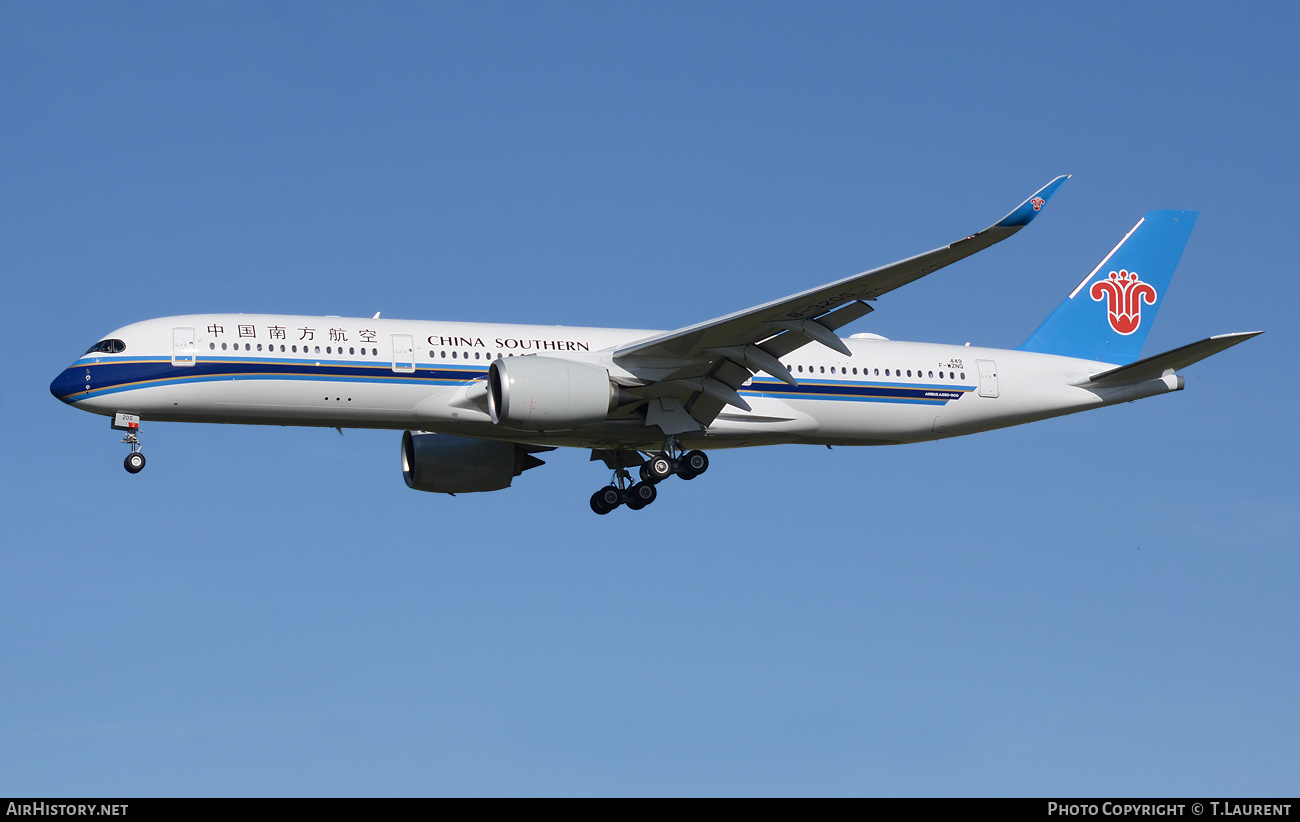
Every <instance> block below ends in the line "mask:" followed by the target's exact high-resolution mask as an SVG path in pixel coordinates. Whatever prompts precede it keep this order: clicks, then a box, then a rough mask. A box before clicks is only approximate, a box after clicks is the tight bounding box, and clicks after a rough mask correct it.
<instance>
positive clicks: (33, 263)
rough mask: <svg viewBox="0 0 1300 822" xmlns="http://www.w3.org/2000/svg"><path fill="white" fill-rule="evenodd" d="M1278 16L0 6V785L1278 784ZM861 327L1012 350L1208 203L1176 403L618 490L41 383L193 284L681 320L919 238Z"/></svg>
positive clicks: (1291, 511) (282, 304)
mask: <svg viewBox="0 0 1300 822" xmlns="http://www.w3.org/2000/svg"><path fill="white" fill-rule="evenodd" d="M1296 24H1297V13H1296V12H1295V10H1294V9H1293V8H1292V6H1290V5H1286V4H1280V3H1278V4H1248V5H1246V6H1244V7H1236V8H1232V9H1228V8H1227V7H1225V6H1222V5H1219V4H1198V3H1149V4H1142V5H1141V6H1140V7H1139V8H1138V9H1136V10H1134V9H1132V8H1130V7H1129V6H1128V5H1127V4H1104V3H1103V4H1089V5H1087V6H1086V7H1078V6H1077V4H1076V5H1075V6H1065V5H1061V4H1043V5H1040V6H1032V7H1031V6H1026V5H1024V4H994V5H992V6H989V5H987V4H986V5H981V6H978V7H976V6H965V5H948V4H931V5H924V6H912V5H906V4H904V5H898V4H892V5H884V4H875V5H868V4H857V3H848V4H838V3H818V4H813V5H808V4H798V5H796V4H773V3H759V4H741V3H724V4H717V3H715V4H699V3H690V4H674V3H656V4H640V5H636V4H626V3H620V4H611V3H549V4H542V3H528V4H525V3H493V4H456V5H434V4H415V3H409V4H392V3H390V4H359V3H358V4H343V3H272V4H242V5H238V4H227V3H189V4H183V5H180V6H177V5H175V4H149V3H135V4H76V3H65V4H33V3H25V4H24V3H7V4H4V5H3V6H0V106H3V110H4V111H5V112H6V114H7V116H6V118H5V127H4V128H3V129H0V158H2V159H0V164H2V166H0V167H2V168H3V180H4V185H3V196H0V263H2V264H3V269H4V275H5V276H4V279H5V283H6V305H7V307H8V311H7V314H8V316H9V318H10V319H9V321H8V322H9V325H8V328H7V330H6V334H5V337H6V340H7V343H8V345H7V346H6V348H7V349H8V350H9V351H10V352H13V353H14V354H18V355H19V356H13V357H10V358H9V359H8V360H7V364H6V366H5V373H6V375H7V379H6V380H5V386H4V388H3V393H0V400H2V401H3V409H4V411H5V413H6V415H7V417H8V418H9V419H10V420H11V421H12V422H13V423H14V426H13V428H12V429H11V431H10V451H9V454H10V458H9V470H8V471H7V472H5V475H4V478H3V479H2V480H0V483H3V486H2V493H0V500H2V501H0V505H2V506H3V510H4V516H3V525H2V526H0V527H2V528H3V532H2V533H3V546H4V547H3V548H2V549H0V660H2V661H0V793H2V794H11V795H12V794H29V795H38V796H60V795H106V796H107V795H196V794H197V795H285V794H287V795H317V794H348V795H352V794H361V795H371V794H401V795H406V794H413V795H444V794H492V795H496V794H598V795H604V794H652V795H659V794H782V795H787V794H794V795H802V794H866V795H984V794H992V795H1007V794H1011V795H1043V796H1048V795H1140V794H1154V795H1163V794H1172V795H1178V794H1184V795H1194V794H1195V795H1206V794H1209V795H1219V796H1225V797H1227V796H1247V795H1270V794H1272V795H1294V794H1295V793H1296V792H1297V791H1298V790H1300V777H1297V774H1300V742H1298V741H1297V740H1300V713H1298V712H1297V708H1296V701H1295V692H1296V683H1297V681H1300V640H1298V639H1297V635H1298V632H1297V623H1298V617H1300V613H1298V611H1300V607H1298V606H1297V602H1296V598H1295V580H1296V579H1297V577H1298V576H1300V558H1298V557H1297V551H1296V549H1297V543H1298V542H1300V540H1298V538H1297V536H1296V534H1297V533H1298V532H1300V511H1298V509H1297V506H1296V501H1295V500H1296V493H1297V490H1300V489H1298V485H1300V483H1297V480H1296V477H1295V472H1294V465H1295V464H1296V460H1297V457H1298V456H1300V454H1298V453H1297V451H1298V449H1297V434H1296V428H1295V425H1294V419H1293V418H1294V407H1295V403H1296V401H1297V399H1300V392H1297V390H1296V388H1294V387H1293V384H1292V383H1291V381H1290V379H1289V377H1290V375H1291V374H1292V372H1293V366H1294V363H1293V362H1292V361H1293V360H1294V356H1293V354H1291V353H1288V352H1294V350H1295V349H1296V344H1297V339H1296V334H1295V331H1294V328H1295V323H1294V319H1293V311H1294V306H1295V305H1296V304H1297V297H1298V296H1300V294H1297V286H1296V277H1295V275H1294V270H1295V264H1294V250H1293V248H1292V246H1293V242H1292V234H1293V232H1294V228H1293V225H1292V224H1293V222H1294V221H1293V219H1292V217H1293V214H1292V212H1293V209H1292V208H1290V207H1288V206H1287V205H1286V203H1287V201H1286V199H1285V197H1286V196H1288V195H1289V194H1290V193H1291V192H1292V191H1294V190H1295V189H1296V184H1297V182H1298V180H1297V163H1296V160H1295V153H1294V152H1295V145H1296V138H1297V119H1296V114H1295V106H1294V101H1295V94H1296V89H1297V80H1298V79H1300V74H1298V72H1297V58H1296V56H1295V49H1294V44H1293V42H1292V40H1293V36H1292V35H1293V33H1294V32H1295V31H1296ZM1062 173H1068V174H1073V175H1074V178H1073V179H1072V180H1071V181H1070V182H1069V183H1067V184H1066V186H1065V187H1064V188H1063V189H1062V190H1061V191H1060V192H1059V193H1058V194H1057V195H1056V197H1055V198H1054V199H1053V200H1052V203H1051V205H1050V206H1049V208H1048V209H1047V211H1046V212H1045V213H1044V215H1043V216H1042V217H1041V218H1040V219H1039V220H1037V221H1035V223H1034V225H1033V226H1032V227H1030V228H1029V229H1028V230H1026V231H1024V232H1022V233H1021V234H1019V235H1017V236H1016V237H1015V238H1014V239H1012V240H1010V241H1008V242H1006V243H1003V244H1001V245H999V246H997V247H996V248H994V249H991V250H989V251H987V252H984V253H982V254H980V255H977V256H976V257H973V258H971V259H969V260H966V261H964V262H962V263H959V264H957V265H955V266H953V267H951V268H949V269H946V270H944V271H943V272H941V273H939V274H937V275H935V276H933V277H930V278H928V279H927V280H925V281H923V282H920V283H917V284H914V285H912V286H909V287H908V288H906V289H903V290H901V291H898V292H895V293H893V294H890V295H888V297H887V298H885V299H882V300H881V301H880V302H879V303H878V304H877V311H876V312H875V313H874V314H872V315H871V316H870V317H868V318H867V319H865V320H862V321H859V322H858V323H857V324H855V325H854V326H853V327H852V328H851V329H849V330H850V331H874V332H876V333H881V334H884V335H886V336H889V337H891V338H897V339H917V340H934V341H943V342H967V341H970V342H972V343H973V344H976V345H988V346H1001V347H1014V346H1016V345H1018V344H1019V343H1020V342H1022V341H1023V340H1024V338H1025V337H1026V336H1028V334H1029V333H1030V332H1031V331H1032V330H1033V329H1034V328H1035V327H1036V326H1037V324H1038V323H1039V322H1040V321H1041V320H1042V318H1043V317H1045V316H1046V315H1047V314H1048V313H1049V312H1050V311H1051V310H1052V308H1054V307H1055V306H1056V304H1057V303H1058V302H1059V301H1060V300H1061V299H1062V298H1063V297H1064V296H1065V294H1066V293H1068V291H1069V290H1070V289H1071V288H1073V286H1074V285H1075V284H1076V283H1077V282H1078V280H1079V279H1080V278H1081V277H1082V275H1083V274H1084V273H1086V272H1087V271H1088V270H1090V269H1091V268H1092V266H1093V265H1095V264H1096V262H1097V260H1099V259H1100V258H1101V256H1102V255H1103V254H1105V252H1106V251H1108V250H1109V249H1110V248H1111V246H1113V245H1114V243H1115V242H1116V241H1117V240H1118V239H1119V238H1120V237H1121V236H1122V235H1123V233H1124V232H1125V231H1127V230H1128V228H1129V227H1131V226H1132V225H1133V223H1134V222H1136V220H1137V219H1138V218H1139V217H1140V216H1141V215H1142V214H1143V213H1145V212H1146V211H1148V210H1150V209H1154V208H1185V209H1199V210H1200V211H1201V216H1200V219H1199V221H1198V223H1197V226H1196V230H1195V232H1194V234H1193V236H1192V239H1191V242H1190V243H1189V245H1188V248H1187V251H1186V253H1185V254H1184V256H1183V260H1182V263H1181V265H1180V267H1179V270H1178V274H1177V275H1176V277H1175V280H1174V285H1173V288H1172V290H1171V291H1170V293H1169V296H1168V299H1166V300H1165V301H1164V303H1163V307H1162V310H1161V313H1160V318H1159V320H1158V321H1157V322H1156V324H1155V327H1154V330H1153V331H1152V334H1151V336H1150V338H1149V339H1148V341H1147V347H1146V353H1155V352H1158V351H1162V350H1165V349H1168V348H1173V347H1176V346H1178V345H1182V344H1184V343H1188V342H1191V341H1194V340H1197V339H1201V338H1203V337H1205V336H1208V335H1210V334H1213V333H1220V332H1227V331H1248V330H1257V329H1266V330H1267V331H1268V333H1267V334H1266V335H1264V336H1263V337H1260V338H1258V339H1256V340H1252V341H1250V342H1248V343H1246V344H1244V345H1242V346H1240V347H1238V348H1235V349H1233V350H1231V351H1229V352H1226V353H1224V354H1221V355H1219V356H1217V357H1215V358H1213V359H1211V360H1209V361H1206V362H1204V363H1201V364H1199V365H1197V366H1195V367H1194V368H1192V369H1189V370H1188V371H1187V372H1186V376H1187V390H1186V391H1184V392H1182V393H1180V394H1175V395H1171V396H1164V397H1157V398H1153V399H1149V400H1144V401H1142V402H1139V403H1134V404H1130V405H1125V406H1121V407H1116V408H1110V409H1105V410H1101V411H1096V412H1092V413H1088V414H1084V415H1078V416H1074V417H1066V418H1063V419H1058V420H1052V421H1047V422H1042V423H1037V424H1034V425H1031V426H1024V427H1020V428H1013V429H1008V430H1004V431H998V432H992V433H988V434H984V435H980V436H975V437H967V438H961V439H956V440H951V441H946V442H941V443H932V444H924V445H913V446H902V447H896V448H877V449H835V450H833V451H828V450H826V449H824V448H798V447H780V448H769V449H758V450H747V451H735V452H728V453H723V454H717V455H715V458H714V460H713V464H712V467H711V469H710V471H709V473H708V474H707V475H706V476H703V477H700V478H699V479H697V480H695V481H693V482H691V483H683V482H676V483H670V484H667V485H665V486H664V487H662V488H661V494H660V499H659V501H658V502H656V503H655V505H653V506H652V507H650V508H648V509H646V510H644V511H642V512H639V513H633V512H628V511H625V510H620V511H618V512H616V513H615V514H612V515H610V516H607V517H597V516H594V515H593V514H592V513H591V512H590V511H589V510H588V509H587V497H588V496H589V495H590V493H591V492H592V491H593V490H594V489H595V488H597V487H598V486H600V485H601V484H602V483H603V482H604V481H605V479H606V473H605V471H604V469H603V468H598V467H597V466H594V465H592V464H590V463H588V461H587V455H586V454H585V453H583V452H576V451H574V452H565V451H561V452H556V453H554V454H552V455H550V456H549V457H548V465H547V466H546V467H545V468H542V469H538V470H536V471H532V472H529V473H528V474H526V475H524V476H522V477H520V478H519V479H518V480H516V482H515V485H514V487H513V488H511V489H509V490H506V491H502V492H498V493H492V494H478V495H465V496H460V497H457V498H454V499H452V498H446V497H442V496H435V495H426V494H419V493H417V492H413V491H410V490H408V489H407V488H406V487H405V486H404V485H403V483H402V481H401V475H400V468H399V458H398V446H399V440H400V437H399V435H398V434H397V433H395V432H374V431H347V432H346V433H345V435H344V436H342V437H340V436H339V435H338V434H337V433H335V432H334V431H332V430H328V429H327V430H323V431H322V430H314V429H288V428H286V429H279V428H275V429H269V428H267V429H262V428H253V427H245V426H199V425H170V424H153V425H148V426H147V427H146V428H145V430H144V437H143V438H144V442H145V443H146V453H147V454H148V455H149V467H148V469H147V470H145V471H144V472H143V473H141V474H140V475H138V476H129V475H127V474H126V473H125V472H124V471H123V470H122V467H121V460H122V457H123V456H124V454H125V449H124V446H122V445H120V444H119V442H118V439H119V438H118V437H117V436H115V435H114V434H113V433H112V432H111V431H110V430H109V428H108V424H107V421H105V420H104V419H102V418H100V417H95V416H92V415H88V414H82V413H79V412H77V411H75V410H73V409H70V408H66V407H64V406H62V405H61V404H60V403H58V402H57V401H56V400H55V399H53V398H52V397H51V396H50V395H49V393H48V388H47V386H48V384H49V381H50V380H51V379H52V378H53V377H54V376H55V375H56V374H57V372H58V371H59V370H60V369H62V368H63V367H65V366H66V365H67V364H68V363H69V362H71V361H72V360H74V359H75V358H76V357H77V356H78V355H79V354H80V353H81V352H82V351H84V350H85V348H86V346H88V345H90V344H91V343H92V342H94V341H95V340H97V339H99V338H100V336H101V335H103V334H104V333H106V332H108V331H109V330H111V329H113V328H116V327H120V326H122V325H125V324H127V323H129V322H133V321H136V320H140V319H146V318H149V317H156V316H166V315H170V314H180V313H189V312H203V311H242V312H249V313H252V312H283V313H302V314H338V315H356V316H370V315H372V314H373V313H374V312H375V311H382V312H383V314H384V316H386V317H412V318H421V319H447V320H481V321H503V322H536V323H544V324H552V323H554V324H573V325H612V326H629V327H637V328H673V327H678V326H683V325H687V324H689V323H692V322H696V321H699V320H703V319H707V318H709V317H712V316H717V315H720V314H724V313H727V312H730V311H733V310H736V309H739V308H743V307H746V306H749V305H753V304H756V303H759V302H762V301H765V300H768V299H772V298H775V297H779V296H783V295H785V294H788V293H792V292H794V291H797V290H800V289H803V288H807V287H810V286H813V285H817V284H820V283H823V282H827V281H830V280H832V279H836V278H839V277H842V276H846V275H848V274H852V273H854V272H857V271H860V270H863V269H866V268H870V267H873V266H876V265H879V264H883V263H886V262H890V261H892V260H895V259H898V258H901V257H904V256H908V255H911V254H914V253H917V252H920V251H924V250H927V249H930V248H934V247H935V246H938V245H941V244H943V243H946V242H949V241H951V240H954V239H956V238H958V237H961V236H964V235H966V234H969V233H971V232H972V231H975V230H978V229H980V228H983V227H984V226H986V225H988V224H989V223H991V222H992V221H994V220H996V219H998V218H999V217H1001V216H1002V215H1003V214H1004V213H1005V212H1006V211H1007V210H1009V209H1010V208H1011V207H1012V206H1014V205H1015V204H1016V203H1018V202H1020V200H1021V199H1023V198H1024V197H1025V196H1027V195H1028V194H1030V193H1031V192H1033V191H1034V190H1035V189H1036V188H1038V187H1039V186H1041V185H1042V184H1043V183H1046V182H1047V181H1048V180H1050V179H1051V178H1052V177H1054V176H1056V175H1057V174H1062Z"/></svg>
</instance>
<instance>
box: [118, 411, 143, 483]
mask: <svg viewBox="0 0 1300 822" xmlns="http://www.w3.org/2000/svg"><path fill="white" fill-rule="evenodd" d="M113 430H114V431H125V432H126V436H125V437H123V438H122V442H124V443H126V444H127V445H129V446H131V453H129V454H127V455H126V459H125V460H123V462H122V464H123V465H124V466H126V471H127V473H128V474H138V473H140V472H141V471H143V470H144V454H142V453H140V437H139V433H140V418H139V417H137V416H136V415H135V414H115V415H113Z"/></svg>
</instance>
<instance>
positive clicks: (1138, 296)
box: [1088, 270, 1156, 336]
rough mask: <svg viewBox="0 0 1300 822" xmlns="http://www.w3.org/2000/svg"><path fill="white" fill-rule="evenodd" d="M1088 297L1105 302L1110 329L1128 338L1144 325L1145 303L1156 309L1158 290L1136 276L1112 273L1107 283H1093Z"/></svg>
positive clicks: (1122, 271) (1133, 274) (1121, 272)
mask: <svg viewBox="0 0 1300 822" xmlns="http://www.w3.org/2000/svg"><path fill="white" fill-rule="evenodd" d="M1088 293H1089V294H1090V295H1092V298H1093V299H1094V300H1096V301H1097V302H1101V301H1102V300H1106V318H1107V319H1108V320H1110V327H1111V328H1113V329H1115V331H1117V332H1118V333H1120V334H1123V335H1124V336H1128V335H1129V334H1132V333H1133V332H1134V331H1137V330H1138V326H1140V325H1142V303H1146V304H1147V305H1155V303H1156V290H1155V289H1154V288H1152V287H1151V286H1150V285H1149V284H1148V283H1144V282H1142V281H1141V280H1139V279H1138V275H1137V273H1136V272H1134V273H1131V274H1130V273H1129V272H1127V271H1124V270H1120V271H1112V272H1110V276H1109V277H1107V278H1106V279H1104V280H1101V281H1099V282H1096V283H1093V285H1092V288H1090V289H1088Z"/></svg>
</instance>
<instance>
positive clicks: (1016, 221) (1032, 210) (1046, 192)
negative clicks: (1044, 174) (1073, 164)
mask: <svg viewBox="0 0 1300 822" xmlns="http://www.w3.org/2000/svg"><path fill="white" fill-rule="evenodd" d="M1068 179H1070V175H1069V174H1062V175H1061V176H1060V177H1057V178H1056V179H1055V180H1053V181H1052V182H1050V183H1048V184H1047V185H1045V186H1043V187H1042V188H1040V189H1038V191H1036V192H1034V194H1033V195H1032V196H1031V197H1030V198H1029V199H1028V200H1025V201H1024V202H1023V203H1021V204H1020V205H1018V206H1016V209H1015V211H1012V212H1011V213H1010V214H1008V215H1007V216H1005V217H1003V218H1002V219H1001V220H998V221H997V223H995V225H999V226H1002V227H1003V228H1012V227H1017V226H1027V225H1029V221H1030V220H1032V219H1034V217H1036V216H1038V211H1039V209H1041V208H1042V207H1043V206H1045V205H1047V201H1048V200H1050V199H1052V195H1053V194H1055V193H1056V190H1057V189H1058V188H1060V187H1061V184H1062V183H1064V182H1065V181H1066V180H1068Z"/></svg>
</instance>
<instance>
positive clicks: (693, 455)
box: [591, 441, 709, 514]
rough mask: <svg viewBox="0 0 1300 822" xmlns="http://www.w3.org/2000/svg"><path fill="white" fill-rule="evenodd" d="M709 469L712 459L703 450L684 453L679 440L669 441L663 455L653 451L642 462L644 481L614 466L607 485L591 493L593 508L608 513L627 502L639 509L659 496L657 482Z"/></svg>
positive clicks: (692, 474) (630, 506) (690, 475)
mask: <svg viewBox="0 0 1300 822" xmlns="http://www.w3.org/2000/svg"><path fill="white" fill-rule="evenodd" d="M707 470H709V458H708V456H706V455H705V453H704V452H703V451H688V452H686V453H685V454H681V453H680V451H679V450H678V449H677V447H676V442H675V441H674V442H670V443H669V444H668V448H667V450H666V451H664V452H663V453H661V454H652V455H650V458H649V459H648V460H646V461H645V462H643V463H641V468H640V473H641V481H640V482H638V483H633V482H632V476H631V475H630V474H629V473H628V471H627V469H626V468H622V467H620V468H615V469H614V479H613V481H612V482H611V483H610V484H609V485H606V486H605V487H604V488H602V489H600V490H599V491H597V492H596V493H594V494H592V495H591V510H593V511H595V512H596V513H597V514H608V513H609V512H610V511H613V510H614V509H615V508H617V507H618V506H620V505H626V506H627V507H628V508H631V509H632V510H633V511H639V510H641V509H642V508H644V507H646V506H647V505H649V504H650V503H652V502H654V501H655V499H656V498H657V497H658V496H659V491H658V489H656V488H655V486H656V485H658V484H659V483H661V482H663V481H664V480H666V479H668V478H669V477H671V476H673V475H674V474H676V475H677V476H679V477H681V478H682V479H684V480H689V479H695V478H696V477H698V476H699V475H700V474H703V473H704V472H705V471H707Z"/></svg>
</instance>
